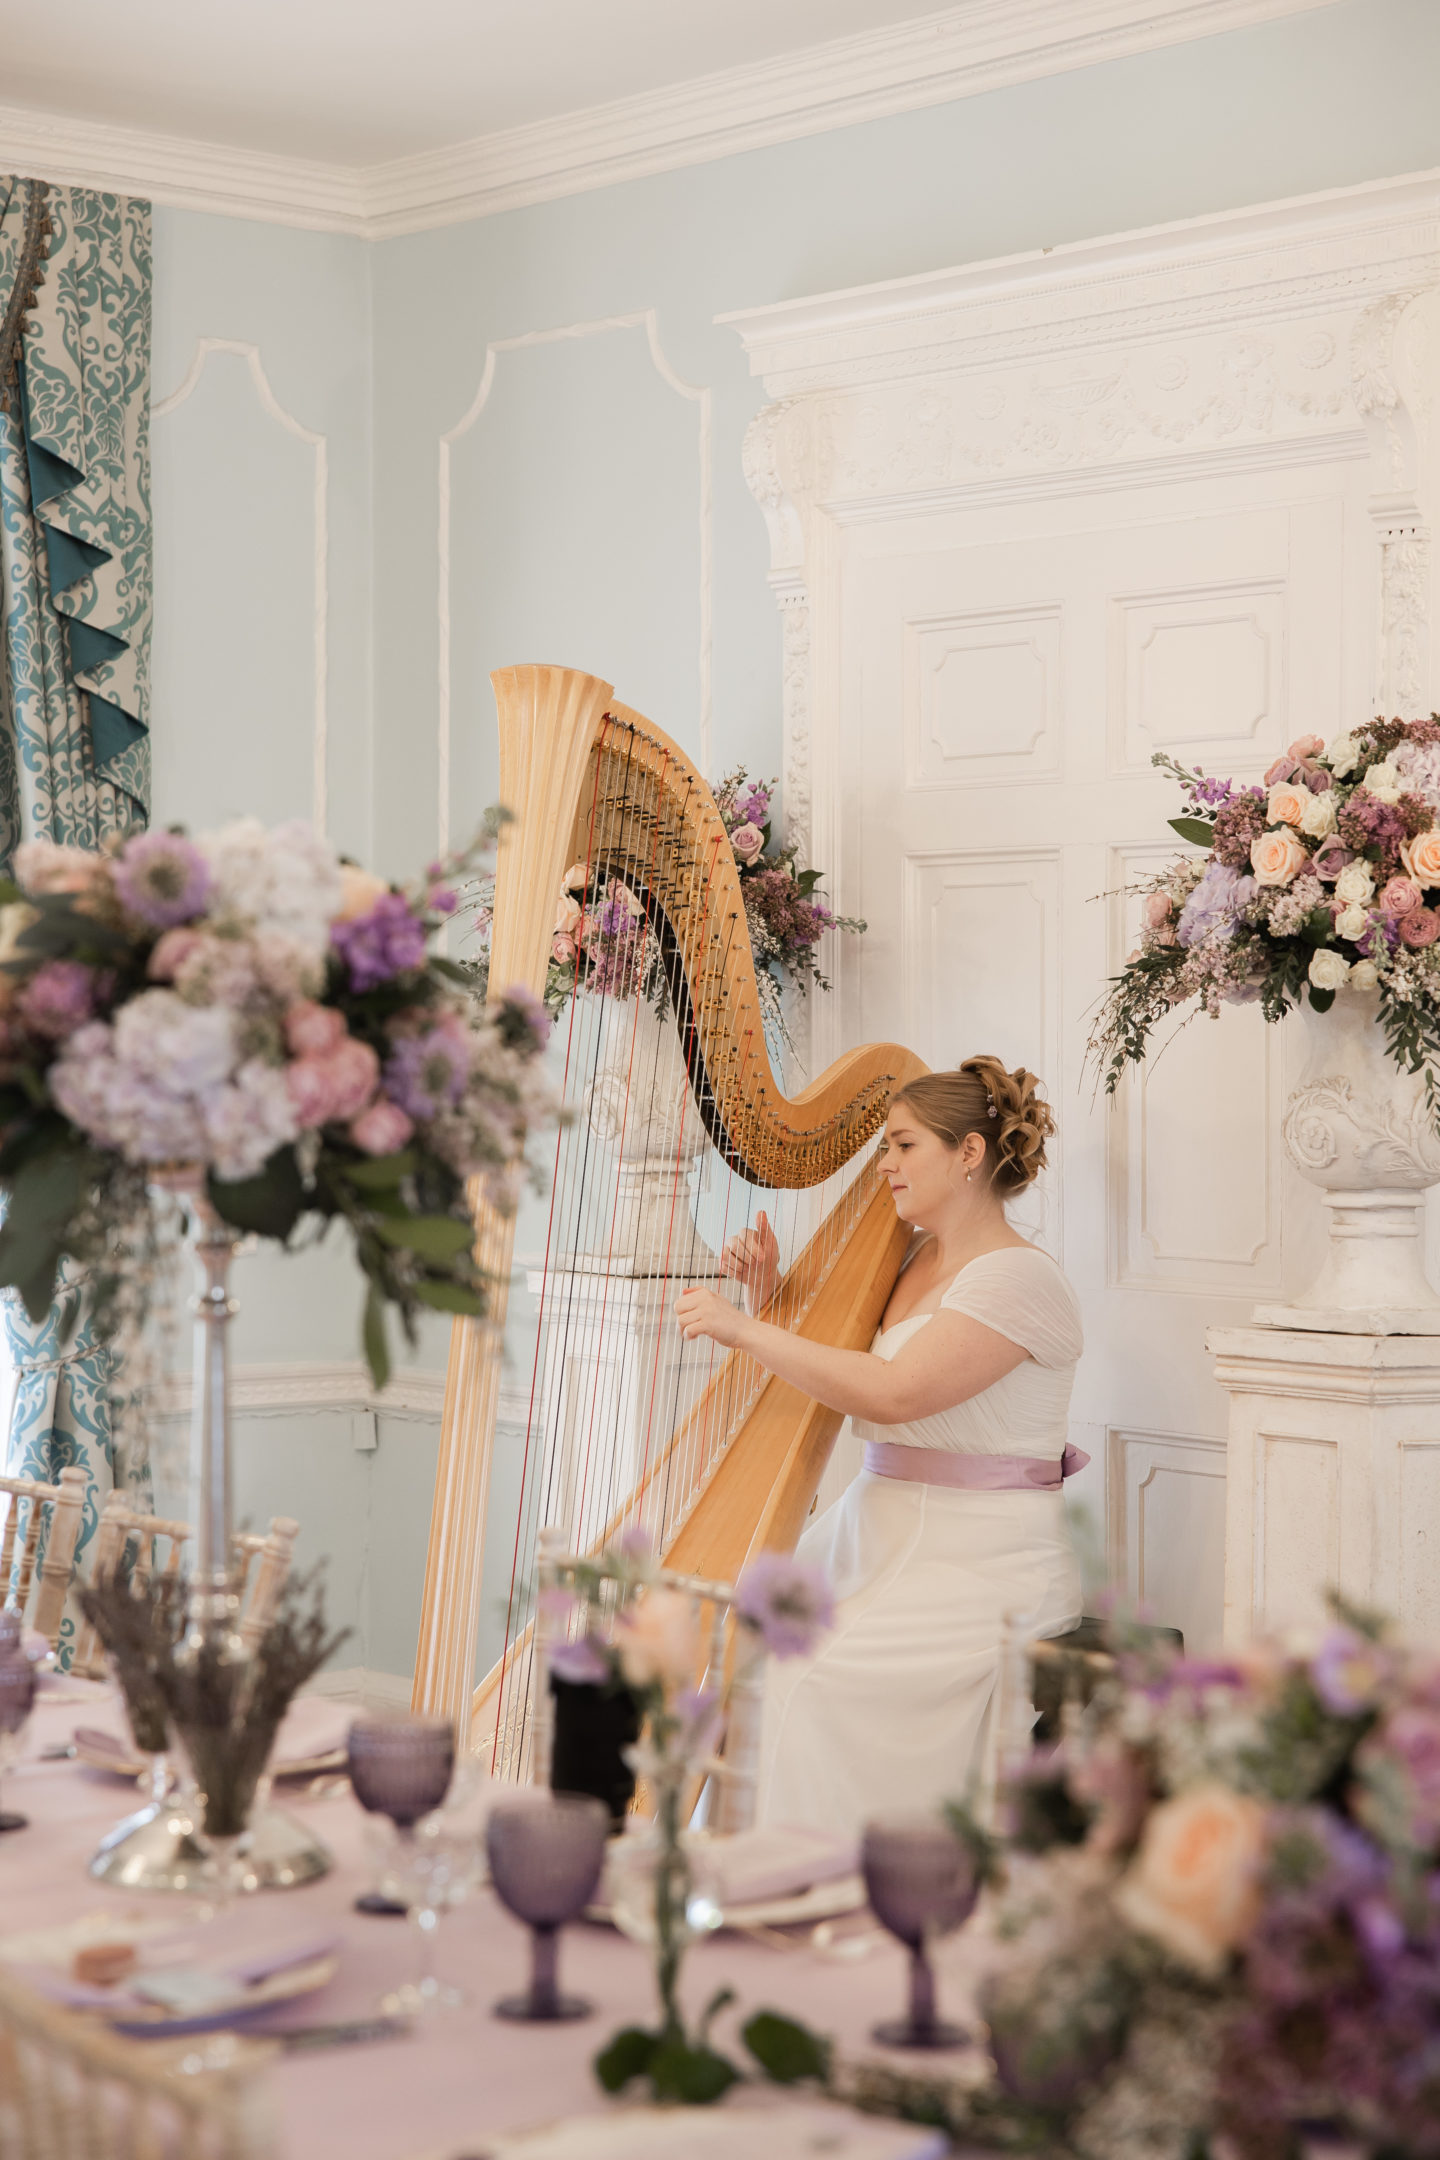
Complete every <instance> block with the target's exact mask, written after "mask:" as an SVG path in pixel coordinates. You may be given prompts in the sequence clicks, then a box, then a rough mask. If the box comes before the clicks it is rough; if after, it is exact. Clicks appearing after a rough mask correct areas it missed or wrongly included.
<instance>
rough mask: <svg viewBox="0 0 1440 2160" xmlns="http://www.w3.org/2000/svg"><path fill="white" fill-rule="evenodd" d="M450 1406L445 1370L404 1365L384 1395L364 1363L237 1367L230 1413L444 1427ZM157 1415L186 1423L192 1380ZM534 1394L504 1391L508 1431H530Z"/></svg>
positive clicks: (174, 1384)
mask: <svg viewBox="0 0 1440 2160" xmlns="http://www.w3.org/2000/svg"><path fill="white" fill-rule="evenodd" d="M444 1401H445V1374H444V1372H443V1370H436V1371H430V1370H428V1369H427V1368H426V1367H424V1366H419V1365H401V1366H398V1367H397V1368H396V1369H395V1371H394V1372H393V1373H392V1375H391V1377H390V1381H389V1384H388V1385H387V1386H386V1387H385V1388H383V1389H382V1390H381V1391H380V1392H379V1393H378V1394H377V1393H376V1391H375V1389H374V1388H373V1387H372V1386H371V1384H370V1374H369V1371H368V1369H367V1367H366V1366H365V1365H364V1364H363V1363H362V1362H361V1360H360V1359H359V1358H356V1359H354V1360H348V1359H347V1360H341V1361H338V1362H336V1363H334V1364H329V1365H304V1364H287V1365H237V1366H235V1367H233V1368H232V1370H231V1374H230V1409H231V1413H232V1415H233V1416H234V1417H236V1418H256V1417H277V1418H278V1417H297V1416H304V1415H305V1414H306V1413H316V1412H319V1413H327V1412H332V1411H334V1412H341V1413H343V1412H346V1411H349V1412H366V1413H371V1414H374V1415H376V1416H379V1417H386V1418H405V1419H414V1420H416V1421H417V1422H429V1421H433V1422H435V1423H436V1424H438V1423H439V1420H440V1413H441V1409H442V1407H443V1405H444ZM152 1403H153V1408H154V1410H155V1414H156V1415H157V1416H158V1417H161V1418H167V1419H170V1418H184V1417H188V1416H189V1414H190V1403H191V1384H190V1376H189V1374H188V1373H187V1374H177V1375H176V1376H175V1377H174V1378H173V1379H170V1380H168V1381H165V1382H164V1383H163V1384H162V1385H161V1386H160V1387H158V1388H157V1389H156V1390H155V1393H154V1396H153V1398H152ZM528 1407H529V1395H528V1391H526V1390H524V1389H518V1388H502V1389H501V1391H500V1410H499V1419H500V1423H501V1424H502V1425H506V1426H511V1427H514V1426H518V1427H519V1428H520V1429H521V1430H522V1431H523V1430H524V1427H525V1421H526V1415H527V1411H528Z"/></svg>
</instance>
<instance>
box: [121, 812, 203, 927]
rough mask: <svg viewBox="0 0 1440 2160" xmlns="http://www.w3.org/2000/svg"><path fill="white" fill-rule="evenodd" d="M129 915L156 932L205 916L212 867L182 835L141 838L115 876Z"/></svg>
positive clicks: (124, 854) (127, 848) (124, 852)
mask: <svg viewBox="0 0 1440 2160" xmlns="http://www.w3.org/2000/svg"><path fill="white" fill-rule="evenodd" d="M111 877H112V879H113V881H114V886H115V893H116V897H117V898H118V900H119V902H120V905H121V906H122V907H123V908H124V910H125V912H126V914H127V915H133V916H134V918H135V920H136V921H137V922H142V923H145V924H146V925H148V927H149V928H150V929H152V930H173V929H174V928H175V927H176V925H177V924H178V923H187V922H193V921H194V920H195V918H196V916H197V915H200V914H202V913H203V912H204V909H205V903H206V902H207V900H208V899H209V898H210V894H211V892H212V891H213V889H214V884H215V880H214V878H213V876H212V874H211V870H210V865H209V864H208V863H207V862H206V860H205V858H204V856H203V855H202V854H201V853H200V850H199V848H197V847H196V846H194V845H193V843H192V842H191V841H189V840H187V839H186V838H185V836H184V834H183V833H172V832H147V833H137V834H136V836H135V838H134V839H133V840H127V841H126V843H125V845H124V847H123V848H122V849H121V850H120V853H119V855H118V856H117V857H116V859H115V865H114V868H113V870H112V871H111Z"/></svg>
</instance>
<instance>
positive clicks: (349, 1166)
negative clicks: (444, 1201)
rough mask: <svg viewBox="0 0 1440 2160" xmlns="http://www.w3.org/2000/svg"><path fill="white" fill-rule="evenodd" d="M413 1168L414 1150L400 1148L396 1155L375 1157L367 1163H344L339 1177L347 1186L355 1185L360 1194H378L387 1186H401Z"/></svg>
mask: <svg viewBox="0 0 1440 2160" xmlns="http://www.w3.org/2000/svg"><path fill="white" fill-rule="evenodd" d="M414 1168H415V1150H414V1148H402V1149H401V1150H400V1152H399V1154H398V1155H376V1156H373V1157H372V1158H371V1159H370V1161H368V1162H356V1163H346V1165H345V1168H344V1170H343V1171H342V1173H341V1175H342V1176H343V1177H344V1179H345V1182H346V1184H347V1185H356V1186H358V1187H359V1188H360V1190H361V1192H378V1191H382V1190H383V1189H384V1187H385V1186H387V1185H399V1184H401V1183H402V1182H403V1181H404V1180H405V1179H406V1178H407V1177H409V1176H410V1175H411V1174H412V1173H413V1171H414Z"/></svg>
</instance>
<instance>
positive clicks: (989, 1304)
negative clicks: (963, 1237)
mask: <svg viewBox="0 0 1440 2160" xmlns="http://www.w3.org/2000/svg"><path fill="white" fill-rule="evenodd" d="M940 1310H941V1311H942V1312H958V1313H964V1314H965V1315H966V1316H967V1317H968V1318H969V1319H971V1320H978V1321H979V1322H980V1325H981V1326H982V1327H988V1328H993V1329H994V1330H995V1333H996V1334H997V1335H1003V1336H1005V1337H1006V1339H1007V1341H1009V1342H1013V1343H1018V1345H1019V1346H1020V1348H1021V1349H1022V1350H1028V1351H1029V1353H1030V1355H1031V1357H1032V1358H1034V1360H1035V1362H1036V1364H1037V1365H1043V1366H1046V1367H1047V1368H1049V1369H1051V1370H1054V1369H1056V1368H1058V1367H1061V1366H1064V1365H1073V1364H1074V1363H1075V1362H1076V1360H1077V1359H1078V1358H1079V1356H1080V1352H1081V1350H1082V1349H1083V1348H1084V1336H1083V1333H1082V1331H1081V1326H1080V1307H1079V1304H1078V1301H1077V1299H1076V1296H1075V1293H1074V1291H1073V1290H1072V1289H1071V1287H1070V1285H1069V1283H1068V1282H1067V1281H1066V1279H1065V1277H1064V1275H1063V1274H1062V1273H1061V1271H1060V1269H1059V1268H1058V1267H1057V1266H1056V1265H1055V1262H1054V1261H1053V1260H1052V1259H1051V1258H1050V1257H1049V1255H1048V1254H1047V1253H1042V1252H1037V1251H1036V1250H1035V1249H1034V1248H1033V1247H1020V1246H1011V1247H1009V1248H1008V1249H1006V1250H1003V1251H1001V1252H993V1253H984V1254H982V1255H981V1257H980V1258H979V1259H978V1260H972V1261H971V1262H970V1265H969V1266H968V1267H965V1268H962V1269H961V1270H960V1273H959V1274H958V1275H957V1276H956V1278H955V1280H954V1282H953V1283H952V1284H951V1285H950V1288H949V1289H948V1290H947V1291H946V1292H945V1295H944V1297H943V1298H942V1299H941V1300H940Z"/></svg>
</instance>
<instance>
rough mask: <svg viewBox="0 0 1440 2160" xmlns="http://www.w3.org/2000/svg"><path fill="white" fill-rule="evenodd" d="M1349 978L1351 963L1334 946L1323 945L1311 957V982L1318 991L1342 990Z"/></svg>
mask: <svg viewBox="0 0 1440 2160" xmlns="http://www.w3.org/2000/svg"><path fill="white" fill-rule="evenodd" d="M1349 976H1350V964H1349V962H1348V961H1347V960H1344V959H1342V957H1341V955H1340V954H1339V953H1338V952H1336V950H1335V948H1334V946H1333V945H1322V946H1320V947H1319V949H1318V950H1317V951H1315V952H1313V953H1312V954H1311V955H1310V980H1311V982H1312V983H1314V985H1315V988H1316V989H1317V990H1342V989H1343V988H1344V986H1345V984H1346V982H1347V981H1348V980H1349Z"/></svg>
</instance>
